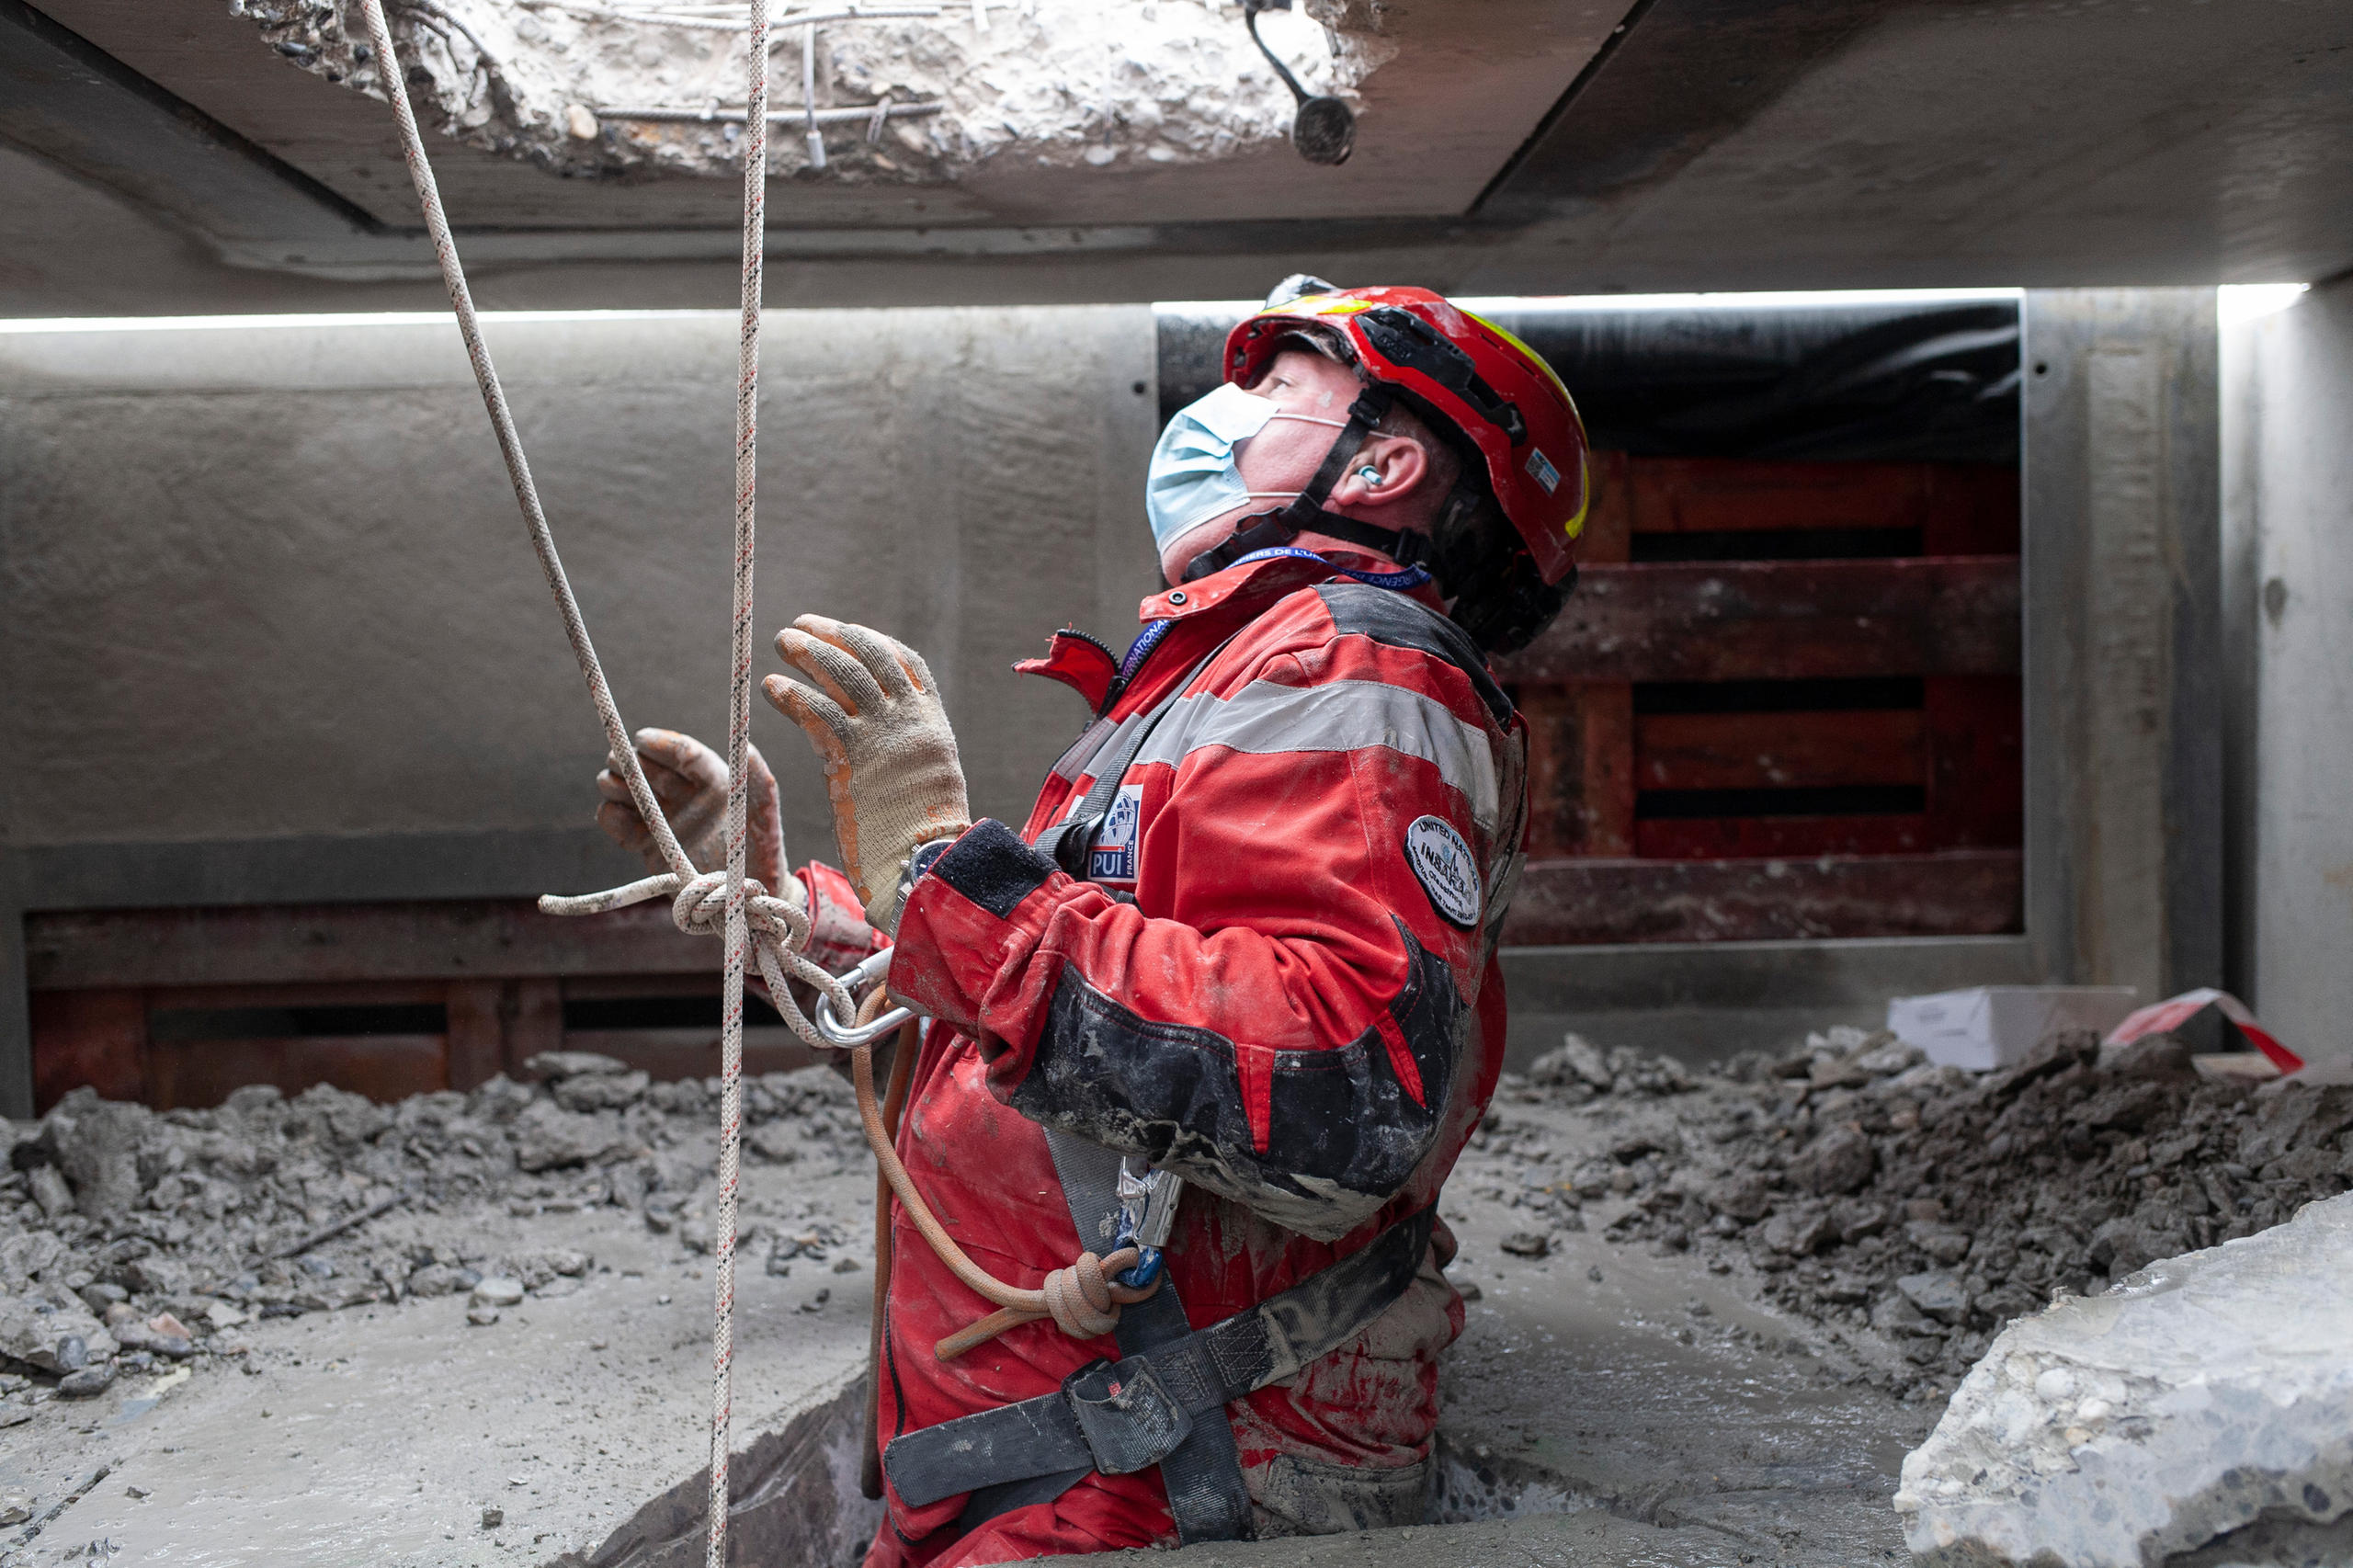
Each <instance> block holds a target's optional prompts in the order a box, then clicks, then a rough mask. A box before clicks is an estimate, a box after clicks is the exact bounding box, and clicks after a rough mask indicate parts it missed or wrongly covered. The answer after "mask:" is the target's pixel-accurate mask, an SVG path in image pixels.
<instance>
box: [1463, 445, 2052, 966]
mask: <svg viewBox="0 0 2353 1568" xmlns="http://www.w3.org/2000/svg"><path fill="white" fill-rule="evenodd" d="M1597 456H1598V461H1597V504H1596V507H1595V513H1594V516H1593V518H1592V521H1591V524H1590V527H1589V528H1588V531H1587V535H1586V540H1585V541H1584V544H1583V545H1582V546H1581V548H1580V551H1579V554H1580V557H1581V560H1582V562H1584V564H1583V566H1582V568H1581V574H1580V577H1579V581H1578V585H1577V590H1576V592H1575V594H1574V596H1573V597H1571V599H1570V601H1569V604H1568V607H1567V608H1565V609H1564V610H1563V613H1562V615H1561V617H1560V619H1558V620H1557V621H1556V622H1554V624H1553V625H1552V627H1551V628H1550V629H1549V630H1548V631H1546V632H1545V633H1544V635H1543V636H1541V637H1540V638H1539V639H1538V640H1537V641H1536V642H1534V643H1533V644H1532V645H1530V646H1529V648H1527V649H1525V650H1523V651H1522V652H1520V653H1517V654H1514V655H1512V656H1511V657H1509V658H1507V659H1505V660H1502V661H1499V670H1500V673H1501V674H1502V675H1503V676H1504V677H1505V679H1506V682H1507V683H1508V684H1509V685H1510V686H1511V687H1512V688H1513V691H1514V694H1515V696H1516V697H1517V699H1518V702H1519V705H1520V708H1521V710H1522V711H1523V712H1524V713H1525V714H1526V715H1527V718H1528V722H1529V732H1530V756H1529V786H1530V795H1531V799H1532V804H1533V817H1532V820H1531V823H1530V829H1529V857H1530V859H1531V862H1532V864H1531V867H1530V869H1529V876H1528V878H1527V880H1526V881H1524V882H1523V883H1522V891H1521V893H1520V895H1519V897H1518V900H1517V901H1516V902H1515V904H1514V908H1513V912H1512V915H1511V917H1510V919H1509V920H1508V922H1507V923H1506V927H1505V939H1506V941H1507V942H1512V943H1515V944H1520V945H1544V944H1552V943H1572V942H1631V941H1707V940H1732V939H1764V938H1768V937H1872V936H1930V935H1960V934H1971V935H1975V934H1983V933H1987V932H1998V931H2008V930H2016V929H2018V926H2019V922H2020V918H2021V902H2020V901H2021V893H2020V887H2019V882H2020V877H2021V874H2022V873H2021V868H2020V862H2019V856H2018V846H2019V844H2020V842H2021V834H2022V824H2023V811H2024V806H2023V795H2022V769H2023V756H2022V744H2021V715H2020V699H2019V685H2018V669H2019V657H2020V622H2019V584H2018V478H2017V473H2016V471H2014V470H2008V469H1990V468H1972V467H1966V466H1961V465H1950V464H1927V463H1766V462H1745V461H1727V460H1688V459H1677V460H1643V459H1628V458H1626V457H1624V456H1623V455H1621V454H1611V453H1603V454H1598V455H1597ZM1858 542H1859V543H1860V544H1861V545H1863V546H1865V547H1872V548H1877V549H1879V550H1881V551H1884V550H1886V549H1887V548H1888V547H1889V546H1890V544H1891V543H1893V545H1895V546H1896V547H1897V548H1901V549H1904V550H1907V551H1912V552H1911V553H1905V554H1898V555H1890V554H1885V553H1881V554H1876V555H1871V556H1866V557H1860V558H1857V557H1852V556H1848V557H1845V558H1842V557H1840V556H1839V555H1837V554H1836V553H1835V552H1836V551H1838V550H1840V549H1842V548H1846V549H1852V548H1854V547H1855V546H1856V545H1857V544H1858ZM1793 545H1794V546H1795V548H1792V546H1793ZM1694 551H1701V552H1706V553H1711V554H1714V555H1717V556H1718V557H1719V558H1715V559H1698V560H1693V559H1665V560H1662V559H1655V557H1657V556H1660V555H1667V556H1688V555H1689V554H1691V553H1693V552H1694ZM1743 551H1747V552H1748V553H1750V554H1752V555H1780V556H1784V557H1787V556H1791V555H1796V556H1809V555H1810V556H1812V557H1813V558H1801V559H1787V558H1783V559H1744V558H1742V553H1743ZM1815 551H1821V552H1822V553H1819V554H1816V553H1815ZM1643 556H1650V557H1654V558H1653V559H1639V558H1638V557H1643ZM1809 701H1813V702H1816V703H1818V704H1819V705H1818V706H1812V707H1809V706H1807V703H1808V702H1809ZM1857 802H1860V804H1861V805H1862V807H1863V808H1864V809H1853V807H1854V805H1855V803H1857ZM1717 803H1722V805H1723V806H1724V808H1725V809H1722V810H1716V809H1714V807H1715V805H1716V804H1717ZM1743 807H1745V808H1747V809H1738V808H1743ZM1842 807H1844V808H1846V809H1842ZM1956 856H1959V858H1955V857H1956Z"/></svg>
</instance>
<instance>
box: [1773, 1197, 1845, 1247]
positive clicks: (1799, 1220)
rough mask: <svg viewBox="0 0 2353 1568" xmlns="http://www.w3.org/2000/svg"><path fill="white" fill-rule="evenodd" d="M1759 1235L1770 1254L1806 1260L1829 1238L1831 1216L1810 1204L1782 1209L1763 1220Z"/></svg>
mask: <svg viewBox="0 0 2353 1568" xmlns="http://www.w3.org/2000/svg"><path fill="white" fill-rule="evenodd" d="M1759 1234H1760V1235H1761V1236H1762V1237H1763V1239H1764V1242H1765V1244H1766V1245H1767V1246H1768V1247H1770V1248H1771V1249H1772V1250H1773V1251H1775V1252H1778V1253H1786V1254H1788V1255H1790V1256H1792V1257H1805V1256H1810V1255H1812V1254H1813V1253H1815V1252H1818V1251H1820V1250H1821V1248H1822V1244H1824V1242H1827V1241H1828V1240H1829V1239H1830V1234H1831V1233H1830V1216H1829V1215H1828V1214H1827V1213H1825V1212H1824V1210H1821V1209H1818V1208H1815V1207H1813V1205H1810V1204H1805V1205H1800V1206H1798V1207H1795V1208H1790V1209H1784V1210H1781V1211H1780V1212H1779V1213H1778V1214H1776V1215H1774V1216H1773V1217H1772V1218H1771V1219H1770V1220H1768V1221H1765V1224H1764V1228H1763V1229H1762V1231H1761V1232H1759Z"/></svg>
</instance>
